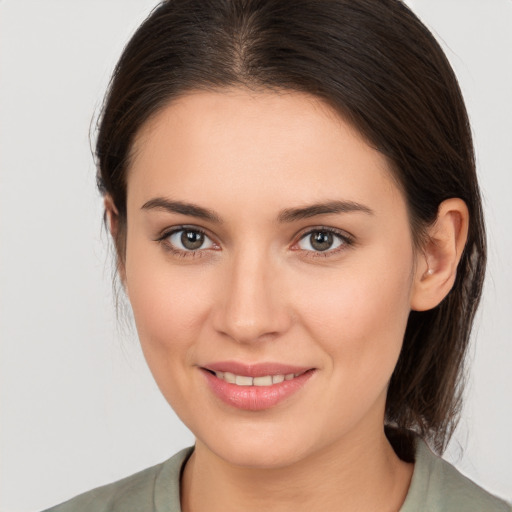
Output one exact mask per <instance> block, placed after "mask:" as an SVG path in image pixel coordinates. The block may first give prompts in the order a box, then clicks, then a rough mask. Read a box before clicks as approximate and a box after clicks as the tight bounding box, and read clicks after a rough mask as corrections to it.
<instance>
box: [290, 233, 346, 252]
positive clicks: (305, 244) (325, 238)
mask: <svg viewBox="0 0 512 512" xmlns="http://www.w3.org/2000/svg"><path fill="white" fill-rule="evenodd" d="M347 244H349V241H348V240H347V239H346V238H344V237H343V236H342V235H339V234H337V233H333V232H332V231H329V230H326V229H317V230H315V231H310V232H309V233H306V234H305V235H304V236H303V237H302V238H301V239H300V240H299V243H298V246H299V248H300V249H302V250H304V251H314V252H325V251H328V250H332V249H337V248H338V247H340V246H342V245H347Z"/></svg>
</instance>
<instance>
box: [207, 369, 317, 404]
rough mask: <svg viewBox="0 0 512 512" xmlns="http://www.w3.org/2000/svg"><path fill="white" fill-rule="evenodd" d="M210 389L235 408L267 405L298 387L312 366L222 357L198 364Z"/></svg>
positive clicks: (278, 400) (279, 400)
mask: <svg viewBox="0 0 512 512" xmlns="http://www.w3.org/2000/svg"><path fill="white" fill-rule="evenodd" d="M201 371H202V373H203V375H204V376H205V378H206V380H207V383H208V385H209V386H210V389H211V390H212V391H213V393H214V394H215V395H216V396H217V397H218V398H220V399H221V400H222V401H223V402H224V403H227V404H228V405H231V406H233V407H236V408H238V409H243V410H249V411H260V410H264V409H269V408H270V407H273V406H275V405H277V404H278V403H280V402H282V401H283V400H285V399H287V398H289V397H291V396H292V395H293V394H295V393H296V392H297V391H299V390H300V389H301V388H302V387H303V386H304V385H305V384H306V382H307V381H308V380H309V379H310V378H311V377H312V375H313V374H314V373H315V369H314V368H308V367H299V366H291V365H284V364H280V363H271V362H268V363H258V364H250V365H248V364H243V363H238V362H235V361H224V362H216V363H211V364H207V365H205V366H203V367H201Z"/></svg>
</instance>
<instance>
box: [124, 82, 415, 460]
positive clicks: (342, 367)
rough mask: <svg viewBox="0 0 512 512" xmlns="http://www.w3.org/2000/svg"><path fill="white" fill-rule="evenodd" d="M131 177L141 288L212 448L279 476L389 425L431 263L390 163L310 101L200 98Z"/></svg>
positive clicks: (165, 385)
mask: <svg viewBox="0 0 512 512" xmlns="http://www.w3.org/2000/svg"><path fill="white" fill-rule="evenodd" d="M127 183H128V186H127V218H128V221H127V243H126V255H125V260H124V272H123V273H124V282H125V287H126V291H127V294H128V296H129V299H130V302H131V304H132V307H133V312H134V316H135V321H136V324H137V330H138V333H139V336H140V341H141V344H142V348H143V351H144V354H145V357H146V359H147V362H148V364H149V366H150V368H151V371H152V373H153V375H154V378H155V380H156V382H157V383H158V385H159V387H160V389H161V391H162V393H163V394H164V396H165V398H166V399H167V400H168V402H169V403H170V404H171V406H172V407H173V408H174V410H175V411H176V412H177V414H178V415H179V416H180V417H181V419H182V420H183V421H184V423H185V424H186V425H187V426H188V427H189V428H190V430H191V431H192V432H193V433H194V434H195V436H196V438H197V440H198V441H197V442H198V446H201V447H203V448H205V449H208V450H210V451H211V452H213V453H215V454H216V455H218V456H220V457H222V458H223V459H225V460H227V461H229V462H231V463H234V464H240V465H244V466H253V467H277V466H283V465H286V464H291V463H293V462H295V461H298V460H302V459H307V457H310V456H313V455H314V454H317V453H320V452H322V450H326V449H329V450H331V449H333V447H335V446H345V447H346V446H353V445H354V443H357V440H358V439H368V436H372V435H377V434H379V433H381V432H382V425H383V417H384V406H385V397H386V389H387V385H388V382H389V379H390V377H391V374H392V372H393V369H394V367H395V364H396V361H397V359H398V356H399V352H400V348H401V344H402V339H403V335H404V331H405V326H406V322H407V318H408V314H409V311H410V309H411V298H412V296H413V293H414V291H413V290H414V279H415V277H414V274H415V270H414V269H415V258H416V256H415V252H414V249H413V242H412V239H411V234H410V227H409V221H408V215H407V208H406V203H405V200H404V197H403V196H402V193H401V192H400V190H399V189H398V187H397V185H396V183H395V182H394V180H393V178H392V176H391V173H390V170H389V166H388V163H387V161H386V160H385V158H384V157H383V156H382V155H381V154H380V153H378V152H377V151H375V150H374V149H372V148H371V147H369V146H368V145H367V144H366V143H365V141H364V140H363V139H362V138H361V137H360V135H359V134H358V133H357V132H356V131H355V130H354V129H352V128H351V127H350V126H349V125H348V124H347V123H346V122H345V121H344V120H343V119H341V118H340V117H339V116H338V115H336V113H335V112H334V111H332V110H331V109H330V108H329V107H328V106H327V105H325V104H323V103H322V102H321V101H320V100H317V99H315V98H313V97H310V96H308V95H305V94H301V93H296V92H287V93H284V92H283V93H276V92H259V93H254V92H252V93H250V92H247V91H245V90H225V91H220V92H194V93H190V94H188V95H186V96H183V97H181V98H180V99H178V100H175V101H174V102H173V103H171V104H170V105H169V106H167V107H166V108H164V109H163V110H162V111H160V112H159V114H158V115H157V116H156V117H154V118H153V119H152V120H151V121H149V122H148V123H147V124H146V125H145V126H144V127H143V129H142V130H141V132H140V134H139V136H138V138H137V140H136V142H135V145H134V151H133V160H132V165H131V167H130V169H129V171H128V176H127Z"/></svg>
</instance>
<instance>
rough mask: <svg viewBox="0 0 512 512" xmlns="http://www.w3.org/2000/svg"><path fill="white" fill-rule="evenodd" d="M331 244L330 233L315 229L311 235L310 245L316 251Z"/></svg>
mask: <svg viewBox="0 0 512 512" xmlns="http://www.w3.org/2000/svg"><path fill="white" fill-rule="evenodd" d="M331 245H332V233H329V232H327V231H317V232H316V233H314V234H312V235H311V246H312V247H313V248H314V249H316V250H317V251H326V250H327V249H329V248H330V247H331Z"/></svg>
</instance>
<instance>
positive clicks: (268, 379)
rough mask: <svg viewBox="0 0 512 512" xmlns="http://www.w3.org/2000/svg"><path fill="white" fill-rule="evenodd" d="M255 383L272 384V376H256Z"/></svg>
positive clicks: (260, 384)
mask: <svg viewBox="0 0 512 512" xmlns="http://www.w3.org/2000/svg"><path fill="white" fill-rule="evenodd" d="M253 383H254V385H255V386H272V377H271V376H270V375H265V377H254V379H253Z"/></svg>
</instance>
